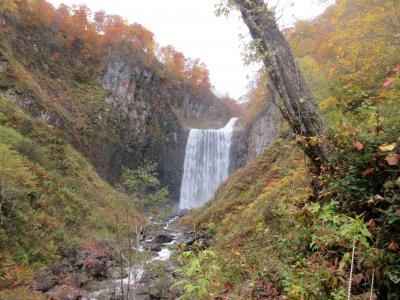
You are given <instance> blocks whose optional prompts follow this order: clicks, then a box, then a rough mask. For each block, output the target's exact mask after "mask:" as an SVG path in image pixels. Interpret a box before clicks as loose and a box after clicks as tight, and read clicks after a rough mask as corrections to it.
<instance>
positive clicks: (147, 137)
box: [93, 57, 188, 200]
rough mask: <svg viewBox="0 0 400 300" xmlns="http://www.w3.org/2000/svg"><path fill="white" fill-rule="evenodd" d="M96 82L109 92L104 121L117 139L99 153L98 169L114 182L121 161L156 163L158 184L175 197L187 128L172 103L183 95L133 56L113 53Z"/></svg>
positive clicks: (131, 164) (180, 175)
mask: <svg viewBox="0 0 400 300" xmlns="http://www.w3.org/2000/svg"><path fill="white" fill-rule="evenodd" d="M100 81H101V85H102V87H103V88H104V89H106V90H107V91H109V94H108V95H107V97H106V98H105V100H104V101H105V102H106V103H107V104H108V105H110V107H111V111H110V112H108V113H107V116H106V118H107V120H106V122H107V123H110V126H114V128H115V132H114V133H115V134H116V136H117V137H118V140H119V143H118V144H114V145H113V147H111V148H108V149H107V151H104V152H105V153H102V154H103V155H100V156H98V155H97V160H99V161H98V162H97V163H95V166H96V167H97V169H98V171H99V172H100V174H101V175H102V176H103V177H105V178H106V179H108V180H109V181H113V180H114V179H115V178H118V177H119V172H120V168H121V166H122V165H125V166H127V167H131V168H134V167H135V166H136V165H137V164H139V163H141V162H143V161H153V162H157V163H158V172H159V175H160V181H161V183H162V184H163V185H167V186H168V187H169V188H170V191H171V197H172V198H173V199H176V200H177V199H178V198H179V189H180V183H181V178H182V174H183V162H184V156H185V147H186V141H187V136H188V132H187V130H185V129H184V128H182V127H181V125H180V124H179V122H178V120H177V118H176V116H175V115H174V113H173V111H172V109H171V102H172V99H173V97H181V95H179V94H171V92H168V90H167V89H166V88H165V87H164V83H163V79H162V78H160V77H158V76H157V75H155V74H154V73H153V72H151V71H150V70H147V69H146V68H144V67H142V66H141V65H140V63H139V62H138V61H135V60H133V59H131V58H121V57H118V58H111V59H110V61H109V63H108V66H107V69H106V72H105V74H104V76H103V77H102V78H101V79H100ZM104 155H105V156H106V157H104ZM93 156H96V154H94V155H93ZM104 158H106V159H105V160H104ZM100 160H101V161H102V163H101V162H100Z"/></svg>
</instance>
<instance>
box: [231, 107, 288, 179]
mask: <svg viewBox="0 0 400 300" xmlns="http://www.w3.org/2000/svg"><path fill="white" fill-rule="evenodd" d="M242 123H243V122H240V121H239V124H238V126H237V128H236V130H235V132H234V134H233V137H232V139H233V140H232V146H231V154H230V155H231V165H230V173H233V172H234V171H235V170H237V169H238V168H240V167H243V166H244V165H245V164H246V163H247V162H249V161H251V160H253V159H255V158H256V157H257V156H259V155H260V154H262V153H264V151H265V150H267V149H268V147H269V146H271V145H272V144H273V143H274V142H275V138H276V135H277V132H278V128H279V127H280V124H281V117H280V113H279V111H278V108H277V107H276V106H275V105H274V104H272V103H270V104H268V105H267V106H266V108H265V110H264V112H263V113H262V114H261V115H260V116H259V117H258V118H257V119H256V120H254V121H253V122H252V123H251V124H250V126H243V124H242Z"/></svg>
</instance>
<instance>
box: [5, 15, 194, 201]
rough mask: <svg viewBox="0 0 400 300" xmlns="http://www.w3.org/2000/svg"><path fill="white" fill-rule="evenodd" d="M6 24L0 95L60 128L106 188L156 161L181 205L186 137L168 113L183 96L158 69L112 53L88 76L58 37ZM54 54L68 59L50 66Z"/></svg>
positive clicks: (137, 58) (14, 23) (136, 58)
mask: <svg viewBox="0 0 400 300" xmlns="http://www.w3.org/2000/svg"><path fill="white" fill-rule="evenodd" d="M5 22H6V27H5V29H4V28H3V31H0V37H2V38H3V41H2V43H1V44H0V62H1V63H0V91H2V92H3V93H4V94H5V95H6V97H7V99H9V100H10V101H12V102H14V103H15V104H16V105H17V106H18V107H20V108H21V109H23V110H24V111H25V112H26V113H28V114H29V115H30V116H32V117H34V118H39V119H41V120H44V121H46V122H47V123H48V124H51V125H52V126H54V127H56V128H57V129H59V130H60V131H61V132H62V133H63V134H64V136H65V138H66V139H67V140H68V141H69V142H70V143H71V144H72V145H73V146H74V147H75V148H76V149H77V150H79V151H80V152H81V153H82V154H83V155H84V156H86V157H87V158H88V159H89V160H90V161H91V162H92V164H93V166H94V167H95V169H96V170H97V172H98V173H99V174H100V175H101V177H102V178H104V179H106V180H108V181H109V182H111V183H114V182H117V181H118V180H119V175H120V172H121V168H122V166H127V167H129V168H135V167H136V166H137V165H139V164H141V163H143V162H145V161H149V162H156V163H157V164H158V173H159V178H160V181H161V183H162V184H163V185H167V186H168V187H169V189H170V196H171V199H172V200H175V201H176V200H178V198H179V192H180V191H179V190H180V184H181V178H182V173H183V160H184V156H185V147H186V140H187V136H188V131H187V130H186V129H184V128H183V126H182V125H181V124H180V122H179V120H178V119H177V117H176V112H174V110H173V107H174V106H176V102H182V101H183V98H184V96H185V93H184V92H183V91H182V90H179V89H177V88H176V87H174V85H173V84H171V82H170V80H169V78H166V77H165V76H164V77H163V76H161V75H160V74H158V73H157V67H159V66H158V65H157V63H154V64H153V65H148V64H147V65H146V64H145V63H144V62H143V59H142V58H141V57H140V55H137V56H135V55H134V54H132V53H126V52H125V51H123V50H122V51H115V52H114V53H110V55H109V58H107V59H105V62H104V65H100V66H99V69H100V71H96V72H88V73H86V74H85V72H83V71H82V70H81V69H79V68H78V67H77V66H78V65H81V64H82V62H80V61H79V60H77V59H75V58H74V59H71V58H69V56H68V55H67V52H65V51H66V50H64V49H63V46H62V43H61V42H60V37H59V35H58V33H57V32H51V31H46V32H40V31H37V30H36V29H30V28H26V27H24V26H23V25H22V24H19V23H18V22H17V21H16V20H14V19H8V18H5ZM44 37H46V39H45V40H44ZM54 51H57V53H64V54H65V55H64V56H62V58H60V59H59V60H54V59H53V58H52V57H53V56H54V53H53V52H54ZM63 51H64V52H63ZM52 53H53V54H52Z"/></svg>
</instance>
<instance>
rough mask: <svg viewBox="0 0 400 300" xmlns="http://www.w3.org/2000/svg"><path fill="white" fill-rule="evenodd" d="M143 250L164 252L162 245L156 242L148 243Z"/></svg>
mask: <svg viewBox="0 0 400 300" xmlns="http://www.w3.org/2000/svg"><path fill="white" fill-rule="evenodd" d="M143 249H145V250H150V251H155V252H160V251H161V250H162V245H161V244H157V243H154V242H149V243H147V244H146V245H144V246H143Z"/></svg>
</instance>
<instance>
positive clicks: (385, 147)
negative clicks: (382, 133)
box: [379, 143, 396, 152]
mask: <svg viewBox="0 0 400 300" xmlns="http://www.w3.org/2000/svg"><path fill="white" fill-rule="evenodd" d="M395 148H396V143H393V144H383V145H380V146H379V150H381V151H383V152H387V151H393V150H394V149H395Z"/></svg>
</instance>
